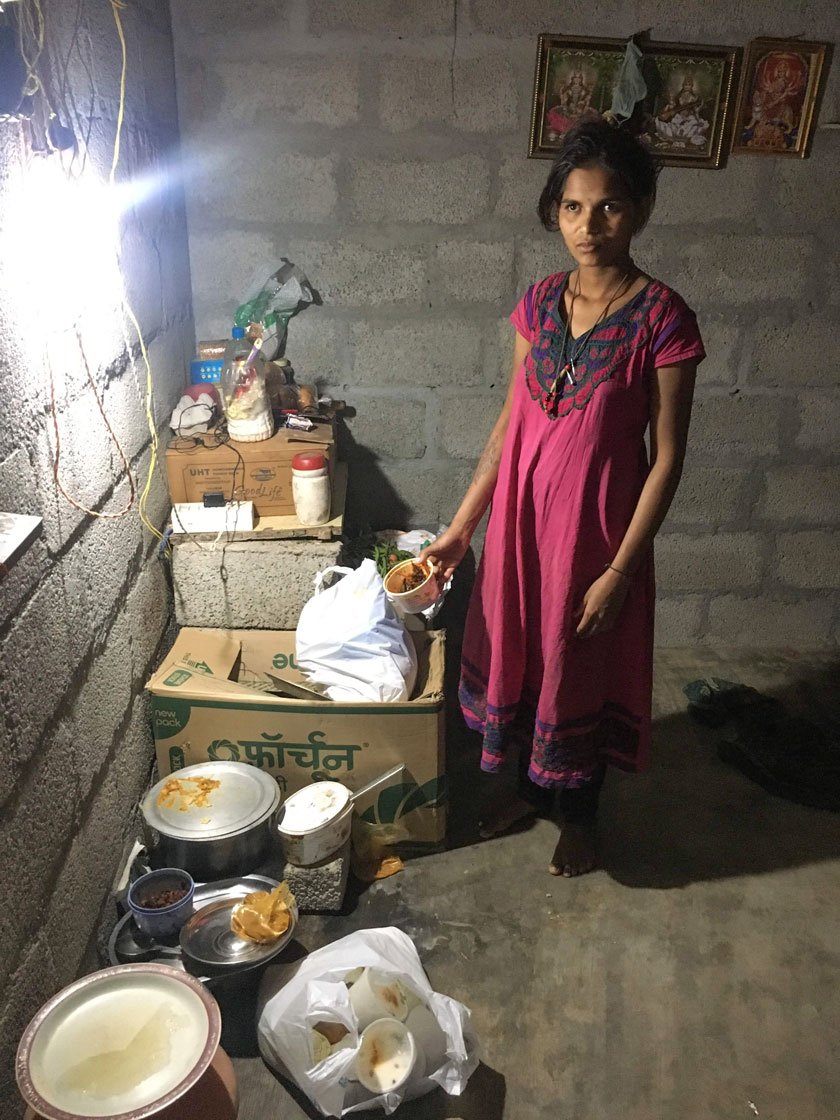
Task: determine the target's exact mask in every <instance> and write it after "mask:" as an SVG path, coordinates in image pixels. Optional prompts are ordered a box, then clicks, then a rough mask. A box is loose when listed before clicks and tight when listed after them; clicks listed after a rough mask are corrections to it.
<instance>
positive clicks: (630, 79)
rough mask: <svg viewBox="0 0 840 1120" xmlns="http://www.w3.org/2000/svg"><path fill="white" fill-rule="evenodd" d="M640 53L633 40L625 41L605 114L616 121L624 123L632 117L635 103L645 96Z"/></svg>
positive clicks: (645, 88)
mask: <svg viewBox="0 0 840 1120" xmlns="http://www.w3.org/2000/svg"><path fill="white" fill-rule="evenodd" d="M642 58H643V55H642V52H641V51H640V50H639V48H638V47H637V46H636V43H635V41H634V40H633V39H628V40H627V47H626V49H625V51H624V58H623V60H622V63H621V67H620V69H619V71H618V77H617V78H616V81H615V85H614V86H613V99H612V105H611V106H610V111H609V113H608V114H605V115H607V116H610V117H614V118H615V119H616V120H617V121H626V120H628V119H629V118H630V117H632V115H633V110H634V109H635V107H636V104H637V102H639V101H641V100H642V99H643V98H645V97H646V96H647V84H646V83H645V79H644V78H643V76H642Z"/></svg>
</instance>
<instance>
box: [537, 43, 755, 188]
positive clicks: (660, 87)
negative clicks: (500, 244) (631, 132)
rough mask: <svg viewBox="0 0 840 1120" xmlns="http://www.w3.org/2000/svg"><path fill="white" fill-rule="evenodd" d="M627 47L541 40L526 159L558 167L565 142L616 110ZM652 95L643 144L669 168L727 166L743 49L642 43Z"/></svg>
mask: <svg viewBox="0 0 840 1120" xmlns="http://www.w3.org/2000/svg"><path fill="white" fill-rule="evenodd" d="M625 46H626V43H625V41H624V40H621V39H574V38H570V37H567V36H562V35H541V36H540V37H539V41H538V44H537V64H536V70H535V76H534V99H533V109H532V115H531V134H530V144H529V151H528V155H529V157H532V158H538V159H553V158H554V156H555V155H556V153H557V151H558V149H559V147H560V144H561V142H562V139H563V136H564V135H565V133H566V132H568V130H569V129H570V128H571V127H572V126H573V125H575V124H577V123H578V122H579V121H581V120H585V119H586V118H588V117H589V118H596V117H599V116H600V115H601V114H602V113H604V112H606V111H607V110H608V109H609V108H610V106H611V104H612V96H613V86H614V84H615V79H616V76H617V75H618V71H619V69H620V67H621V63H622V60H623V58H624V51H625ZM639 46H640V48H641V49H642V51H643V55H644V57H643V60H642V73H643V75H644V78H645V82H646V84H647V87H648V94H647V97H646V98H645V99H644V101H643V102H642V103H641V105H639V106H638V107H637V114H638V118H637V126H638V129H639V136H640V139H641V140H642V141H643V142H644V143H646V144H647V145H648V147H650V149H651V151H653V152H654V153H655V154H656V155H657V156H658V157H659V159H660V160H661V161H662V163H664V164H665V165H666V166H672V167H711V168H717V167H721V166H722V165H723V162H724V160H725V158H726V152H727V151H728V144H729V142H730V139H731V133H732V125H733V120H734V114H735V105H734V102H735V90H736V88H737V79H738V76H739V67H740V62H741V56H742V53H743V52H742V51H741V48H740V47H720V46H704V45H698V44H689V43H654V42H644V41H641V42H639Z"/></svg>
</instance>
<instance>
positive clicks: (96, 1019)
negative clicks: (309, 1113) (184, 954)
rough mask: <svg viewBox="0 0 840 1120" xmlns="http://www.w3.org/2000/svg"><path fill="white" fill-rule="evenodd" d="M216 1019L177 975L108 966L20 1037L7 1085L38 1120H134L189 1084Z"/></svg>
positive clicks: (212, 1005)
mask: <svg viewBox="0 0 840 1120" xmlns="http://www.w3.org/2000/svg"><path fill="white" fill-rule="evenodd" d="M220 1036H221V1014H220V1012H219V1007H218V1004H217V1003H216V1001H215V1000H214V999H213V997H212V996H211V995H210V994H209V993H208V992H207V991H205V989H204V988H203V987H202V985H201V984H200V983H199V982H198V981H197V980H196V979H195V978H194V977H191V976H188V975H187V974H186V973H183V972H178V971H177V970H175V969H173V968H169V967H168V966H166V965H161V964H133V965H117V966H116V967H112V968H106V969H103V970H101V971H100V972H94V973H91V974H90V975H89V976H85V977H83V978H82V979H81V980H77V981H76V982H75V983H73V984H70V985H69V986H68V987H67V988H64V989H63V990H62V991H60V992H59V993H58V994H57V995H55V996H53V998H52V999H51V1000H49V1001H48V1002H47V1003H46V1004H44V1006H43V1007H42V1008H41V1009H40V1011H39V1012H38V1013H37V1014H36V1015H35V1017H34V1018H33V1019H32V1021H31V1022H30V1024H29V1026H28V1027H27V1028H26V1030H25V1031H24V1034H23V1037H22V1039H21V1042H20V1045H19V1047H18V1052H17V1061H16V1075H17V1082H18V1087H19V1089H20V1092H21V1094H22V1096H23V1098H24V1099H25V1100H26V1102H27V1104H29V1105H30V1107H31V1108H32V1109H33V1110H34V1111H35V1112H36V1113H37V1115H39V1116H41V1117H45V1118H47V1120H68V1117H74V1116H84V1117H90V1116H103V1117H104V1116H107V1117H110V1118H112V1120H143V1118H145V1117H150V1116H155V1115H157V1114H160V1113H162V1112H163V1111H164V1110H165V1109H167V1108H168V1107H169V1105H171V1104H173V1103H174V1102H175V1101H177V1100H179V1099H180V1098H182V1097H183V1096H184V1095H185V1094H186V1093H187V1092H188V1091H189V1090H190V1089H192V1087H193V1086H195V1085H196V1084H197V1082H198V1081H199V1079H200V1078H201V1077H202V1075H203V1074H204V1072H205V1070H206V1069H207V1068H208V1066H209V1065H210V1064H211V1062H212V1061H213V1058H214V1055H215V1054H216V1051H217V1049H218V1046H219V1038H220Z"/></svg>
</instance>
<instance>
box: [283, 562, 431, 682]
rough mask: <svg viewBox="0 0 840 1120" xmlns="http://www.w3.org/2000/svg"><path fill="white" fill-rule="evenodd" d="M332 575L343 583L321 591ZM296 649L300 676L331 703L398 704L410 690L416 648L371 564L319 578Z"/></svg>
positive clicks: (303, 616) (327, 571) (300, 622)
mask: <svg viewBox="0 0 840 1120" xmlns="http://www.w3.org/2000/svg"><path fill="white" fill-rule="evenodd" d="M330 574H334V575H340V576H341V577H342V578H341V579H340V580H339V581H338V582H337V583H333V584H332V586H330V587H325V586H324V581H325V579H326V577H327V576H328V575H330ZM295 645H296V653H295V656H296V659H297V663H298V665H299V667H300V670H301V672H302V673H304V674H305V676H306V678H307V680H308V681H309V682H310V683H312V684H314V685H318V686H320V687H321V688H323V690H324V692H325V693H326V695H327V696H329V698H330V699H331V700H345V701H348V700H349V701H370V700H372V701H374V702H376V703H396V702H399V701H402V700H406V699H407V698H408V697H409V696H410V695H411V690H412V689H413V688H414V682H415V680H416V678H417V653H416V650H415V648H414V643H413V642H412V641H411V638H410V637H409V635H408V634H407V633H406V629H405V626H404V625H403V624H402V622H401V621H400V620H399V619H398V618H397V616H396V615H395V613H394V611H393V608H392V607H391V604H390V603H389V602H388V598H387V596H386V595H385V588H384V585H383V583H382V577H381V576H380V574H379V572H378V571H377V570H376V565H375V564H374V562H373V560H363V561H362V563H361V564H360V566H359V567H358V568H355V569H354V568H341V567H330V568H325V569H324V571H323V572H319V573H318V575H317V576H316V577H315V594H314V595H313V596H312V598H311V599H310V600H309V601H308V602H307V603H305V604H304V607H303V610H302V611H301V614H300V618H299V620H298V625H297V633H296V638H295Z"/></svg>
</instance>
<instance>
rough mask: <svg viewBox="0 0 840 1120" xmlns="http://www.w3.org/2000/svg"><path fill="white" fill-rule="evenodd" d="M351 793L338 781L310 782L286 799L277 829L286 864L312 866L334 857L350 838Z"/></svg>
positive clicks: (279, 814)
mask: <svg viewBox="0 0 840 1120" xmlns="http://www.w3.org/2000/svg"><path fill="white" fill-rule="evenodd" d="M352 823H353V801H352V794H351V793H350V790H349V789H347V787H346V786H343V785H342V784H341V783H340V782H312V783H311V784H310V785H308V786H304V788H303V789H300V790H298V791H297V793H293V794H292V795H291V797H287V798H286V801H285V802H284V804H283V808H282V809H281V810H280V812H279V813H278V816H277V830H278V832H279V833H280V839H281V841H282V844H283V853H284V855H285V856H286V859H287V860H288V861H289V863H294V864H296V865H297V866H298V867H311V866H312V865H313V864H316V863H320V862H321V861H322V860H325V859H327V858H328V857H329V856H331V855H333V854H334V853H335V852H337V851H338V849H339V848H340V847H341V846H342V844H344V843H345V841H346V840H347V838H348V836H349V835H350V829H351V827H352Z"/></svg>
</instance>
